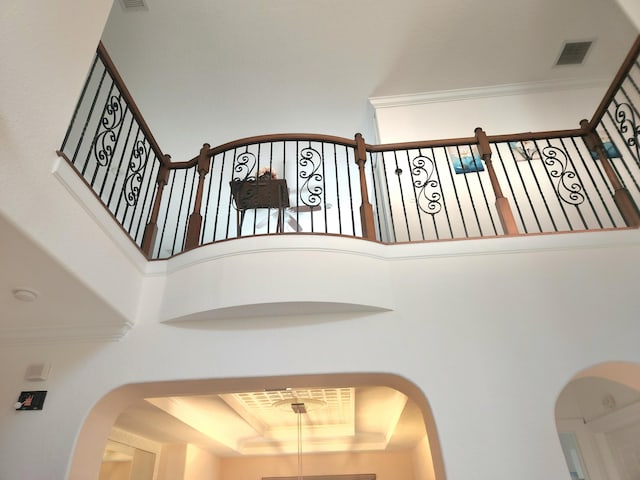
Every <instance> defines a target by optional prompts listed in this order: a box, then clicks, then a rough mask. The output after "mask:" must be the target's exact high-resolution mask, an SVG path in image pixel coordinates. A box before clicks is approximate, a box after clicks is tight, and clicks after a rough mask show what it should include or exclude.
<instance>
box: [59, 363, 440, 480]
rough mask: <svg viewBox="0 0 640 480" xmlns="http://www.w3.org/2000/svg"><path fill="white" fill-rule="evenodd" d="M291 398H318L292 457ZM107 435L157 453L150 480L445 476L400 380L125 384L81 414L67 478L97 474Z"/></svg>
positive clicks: (433, 435)
mask: <svg viewBox="0 0 640 480" xmlns="http://www.w3.org/2000/svg"><path fill="white" fill-rule="evenodd" d="M298 397H300V398H302V402H303V403H305V404H306V405H308V406H311V407H313V406H314V405H312V404H314V403H316V401H317V403H318V404H323V405H322V408H320V409H318V410H317V412H311V411H310V412H305V414H306V415H305V416H304V420H303V421H301V422H302V423H303V425H302V427H303V430H304V434H302V435H301V436H299V437H298V440H299V439H300V438H301V439H302V440H301V443H302V451H303V454H302V456H299V455H297V454H296V451H294V450H292V446H293V445H294V444H295V443H296V442H295V441H296V438H295V435H292V432H295V429H293V426H295V419H296V415H295V413H293V412H291V411H289V412H287V410H288V408H287V407H290V404H289V403H290V402H289V401H288V400H287V399H298ZM276 407H280V408H279V409H280V410H281V411H280V412H278V411H277V410H278V409H277V408H276ZM282 407H284V408H282ZM309 410H311V408H309ZM298 418H300V416H299V417H298ZM164 422H167V423H166V424H164ZM177 426H178V427H177ZM114 432H115V436H116V437H118V438H115V440H116V441H119V442H122V437H123V436H124V437H125V439H126V438H129V440H132V441H130V442H129V443H135V442H134V441H135V440H136V439H143V440H144V441H146V442H147V444H148V445H154V444H155V445H160V446H161V447H160V448H156V449H155V450H156V451H155V452H153V453H155V454H156V455H159V457H160V458H156V459H155V468H154V472H155V473H154V474H153V476H152V477H151V478H152V479H158V480H162V478H164V477H163V469H167V468H171V469H173V471H174V476H175V471H180V470H181V469H182V470H181V472H182V473H179V474H178V477H180V475H182V478H185V479H187V478H197V475H202V474H203V472H202V471H198V472H196V471H195V470H194V469H203V468H204V469H213V470H215V472H205V473H207V474H208V475H209V476H210V477H211V478H217V479H219V480H224V479H225V478H234V480H237V479H240V480H242V478H244V477H243V475H244V474H245V473H246V476H247V478H259V477H261V476H264V477H274V476H283V477H284V476H294V475H296V472H297V471H296V460H300V458H302V459H303V461H302V465H303V467H304V475H336V474H343V473H349V474H355V473H358V474H370V473H378V477H377V478H378V479H380V480H384V479H385V478H394V479H401V478H406V479H407V480H436V479H437V480H440V479H444V471H443V464H442V458H441V454H440V448H439V442H438V438H437V432H436V429H435V423H434V421H433V417H432V414H431V410H430V408H429V405H428V402H427V400H426V398H425V396H424V394H423V393H422V392H421V391H420V389H418V388H417V387H416V386H415V385H414V384H412V383H411V382H409V381H407V380H406V379H403V378H401V377H398V376H395V375H389V374H340V375H328V374H327V375H304V376H289V377H261V378H247V379H205V380H194V381H176V382H156V383H147V384H136V385H125V386H123V387H120V388H118V389H116V390H114V391H112V392H111V393H109V394H107V395H106V396H105V397H103V398H102V399H101V400H100V402H98V404H97V405H96V406H95V407H94V408H93V410H92V411H91V413H90V414H89V416H88V418H87V420H86V422H85V424H84V425H83V428H82V430H81V433H80V435H79V438H78V442H77V446H76V450H75V454H74V458H73V461H72V466H71V472H70V478H71V479H80V478H82V479H86V478H96V477H97V475H98V471H99V469H100V465H101V462H102V456H103V452H104V450H105V445H106V442H107V441H108V440H109V439H110V437H111V441H113V440H114V438H113V437H114ZM188 432H192V433H193V437H192V439H190V438H191V437H189V436H188V435H189V433H188ZM149 442H150V443H149ZM125 443H126V441H125ZM129 446H131V447H134V448H135V447H136V445H129ZM140 449H141V450H142V451H143V452H144V451H149V450H154V449H153V448H146V449H145V448H144V447H141V448H140ZM113 450H114V448H113V444H112V448H111V451H113ZM115 450H118V449H117V448H115ZM194 459H196V460H194ZM147 461H148V458H147ZM147 464H148V463H147ZM194 465H197V467H194ZM372 469H375V470H377V472H375V471H371V470H372ZM365 470H368V471H365ZM105 478H108V477H105ZM125 478H126V477H125Z"/></svg>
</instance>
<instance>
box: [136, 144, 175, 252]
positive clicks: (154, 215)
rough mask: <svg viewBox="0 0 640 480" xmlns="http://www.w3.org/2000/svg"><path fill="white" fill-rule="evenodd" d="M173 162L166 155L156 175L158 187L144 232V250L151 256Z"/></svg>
mask: <svg viewBox="0 0 640 480" xmlns="http://www.w3.org/2000/svg"><path fill="white" fill-rule="evenodd" d="M170 163H171V156H169V155H165V156H164V157H163V161H162V163H161V164H160V169H159V170H158V176H157V177H156V184H157V185H158V189H157V190H156V197H155V199H154V201H153V210H151V217H150V218H149V223H147V225H146V227H145V228H144V234H143V236H142V251H143V252H144V254H145V255H146V256H147V258H151V254H152V250H153V245H154V243H155V242H156V234H157V233H158V215H159V214H160V203H161V202H162V192H163V191H164V187H165V185H166V184H167V182H168V181H169V167H168V165H169V164H170Z"/></svg>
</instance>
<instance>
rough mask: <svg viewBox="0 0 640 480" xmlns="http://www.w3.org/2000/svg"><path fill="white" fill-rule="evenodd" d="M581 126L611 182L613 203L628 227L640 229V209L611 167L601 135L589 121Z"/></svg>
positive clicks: (583, 121) (581, 123) (591, 149)
mask: <svg viewBox="0 0 640 480" xmlns="http://www.w3.org/2000/svg"><path fill="white" fill-rule="evenodd" d="M580 126H581V127H582V129H583V130H584V131H585V134H584V135H583V138H584V143H585V144H586V145H587V148H588V149H589V150H590V151H592V152H595V153H596V154H597V155H598V159H599V160H600V163H601V164H602V169H603V170H604V173H605V175H606V176H607V178H608V179H609V181H610V182H611V186H612V187H613V192H614V193H613V201H614V202H615V204H616V206H617V207H618V210H620V214H621V215H622V218H623V219H624V222H625V223H626V224H627V226H628V227H635V228H638V227H640V212H638V207H637V205H636V204H635V202H634V201H633V198H631V195H630V194H629V190H627V188H626V187H625V186H623V185H622V182H621V181H620V179H619V178H618V175H617V174H616V171H615V170H614V169H613V167H612V166H611V162H610V161H609V157H608V156H607V154H606V152H605V150H604V145H603V144H602V139H601V138H600V135H598V134H597V133H596V132H595V129H592V128H591V125H590V124H589V121H588V120H582V121H581V122H580Z"/></svg>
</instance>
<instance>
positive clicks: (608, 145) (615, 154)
mask: <svg viewBox="0 0 640 480" xmlns="http://www.w3.org/2000/svg"><path fill="white" fill-rule="evenodd" d="M602 145H603V146H604V151H605V153H606V154H607V157H609V158H620V152H619V151H618V149H617V148H616V146H615V145H614V144H613V142H602ZM589 153H591V158H593V159H594V160H598V154H597V153H596V152H589Z"/></svg>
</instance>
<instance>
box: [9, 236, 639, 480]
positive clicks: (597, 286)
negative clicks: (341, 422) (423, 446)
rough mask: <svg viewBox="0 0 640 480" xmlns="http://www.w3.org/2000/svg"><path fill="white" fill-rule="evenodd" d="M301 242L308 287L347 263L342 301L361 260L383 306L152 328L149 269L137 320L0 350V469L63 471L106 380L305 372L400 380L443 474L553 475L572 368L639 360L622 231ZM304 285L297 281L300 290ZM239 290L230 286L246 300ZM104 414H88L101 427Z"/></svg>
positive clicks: (634, 247) (628, 247)
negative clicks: (435, 445)
mask: <svg viewBox="0 0 640 480" xmlns="http://www.w3.org/2000/svg"><path fill="white" fill-rule="evenodd" d="M291 241H292V239H291V238H289V237H284V238H277V239H270V238H263V239H254V240H253V241H248V242H244V241H242V240H238V241H237V242H235V244H236V251H235V253H234V252H230V253H229V255H228V256H227V257H225V258H224V262H226V265H225V267H224V268H221V269H219V270H218V273H217V274H216V275H215V276H212V275H211V274H207V275H205V276H198V274H197V270H194V281H201V282H206V283H208V284H209V285H210V286H211V291H215V290H216V286H217V285H218V284H219V283H231V284H236V285H242V282H243V278H244V273H243V272H244V270H243V269H241V268H240V267H241V266H243V265H244V266H245V267H247V266H251V267H252V268H255V267H256V265H257V264H256V262H255V261H253V260H250V261H248V260H247V259H248V258H249V259H253V258H254V257H252V256H247V255H246V253H247V251H246V250H245V251H243V248H247V249H248V250H253V251H254V252H256V254H257V252H260V256H261V257H262V258H263V259H264V260H265V261H266V262H267V263H269V262H273V261H275V259H277V258H279V257H281V256H282V254H283V252H286V251H288V250H290V249H291V248H293V244H292V243H291ZM308 241H309V242H310V243H308V244H307V245H306V246H305V247H304V249H305V251H307V253H308V255H307V257H306V258H305V259H303V260H304V261H301V263H300V264H299V265H298V268H299V269H302V270H306V271H317V272H323V273H322V277H323V278H322V279H319V280H318V282H319V283H318V284H320V283H322V284H327V283H328V278H335V275H339V274H340V272H352V273H351V276H352V280H351V281H350V282H349V287H348V288H349V289H351V290H353V292H354V296H356V297H358V296H361V294H362V291H366V290H369V289H371V288H375V285H376V284H377V279H371V278H370V277H364V276H363V277H360V276H358V275H357V274H356V273H355V272H356V271H357V268H358V267H361V266H362V265H361V263H362V262H364V261H365V260H366V262H368V263H370V264H371V265H375V266H377V268H378V269H379V271H380V273H379V275H382V272H383V271H384V272H386V273H385V275H386V276H387V278H389V279H391V282H390V287H389V288H390V289H391V291H390V292H389V295H390V297H391V298H392V299H393V305H392V307H393V308H392V311H390V312H386V313H378V314H359V315H356V314H354V315H346V314H345V315H342V316H326V315H325V316H323V315H317V316H313V317H310V318H309V317H304V316H300V315H293V316H289V317H287V322H286V323H280V326H278V327H275V326H273V325H274V320H273V319H262V320H261V319H255V318H253V319H242V318H239V319H235V320H234V322H235V324H234V323H232V322H226V323H225V322H222V321H220V324H217V323H216V322H215V321H214V322H211V323H210V324H209V325H208V326H207V327H208V328H205V329H201V330H194V329H188V328H178V327H171V326H168V325H164V324H161V323H159V320H160V318H161V316H160V311H159V310H160V307H159V305H158V302H157V299H158V295H159V294H160V293H161V292H162V291H163V289H164V287H165V285H164V282H162V281H159V280H158V279H153V278H150V279H149V280H148V282H147V284H146V287H145V291H146V295H145V296H144V297H143V298H142V302H143V303H142V306H141V307H142V308H141V315H140V318H139V323H138V325H137V326H136V328H134V329H133V330H132V331H131V332H130V333H129V334H128V335H127V337H125V338H124V339H123V340H121V341H119V342H117V343H109V344H96V345H90V344H86V345H80V344H79V345H64V346H57V345H42V346H30V345H21V346H14V347H7V348H3V349H2V350H1V351H0V378H2V379H3V382H2V384H0V399H1V400H2V402H3V404H4V405H6V407H5V410H4V413H2V416H1V417H0V425H1V427H2V428H1V429H0V432H1V433H0V478H29V479H34V480H37V479H49V478H52V477H53V478H64V476H65V471H66V470H67V467H68V462H69V461H70V458H71V456H72V453H73V449H74V442H75V439H76V436H77V435H78V432H79V430H80V427H81V425H82V423H83V422H84V420H85V418H86V415H87V414H88V412H89V410H90V409H92V408H93V407H94V405H95V404H96V402H97V401H98V400H99V399H100V398H101V397H103V396H104V395H106V394H108V393H109V392H110V391H112V390H113V389H114V388H116V387H118V386H121V385H125V384H129V383H138V382H156V381H166V380H180V379H207V378H211V379H228V378H243V377H261V376H279V375H293V376H297V375H304V374H312V373H317V372H329V373H332V372H336V373H340V372H344V373H347V372H389V373H394V374H398V375H400V376H402V377H405V378H407V379H409V380H410V381H411V382H414V383H415V384H416V385H417V386H418V387H419V388H420V389H421V390H422V391H423V392H424V393H425V394H426V396H427V398H428V400H429V403H430V406H431V408H432V411H433V415H434V418H435V422H436V426H437V429H438V435H439V439H440V444H441V448H442V453H443V457H444V466H445V469H446V473H447V478H449V479H464V478H470V477H473V478H478V479H484V478H486V479H489V478H491V479H503V478H504V479H506V478H511V476H512V475H513V472H514V471H516V470H518V471H520V476H521V477H522V478H523V479H526V480H528V479H532V480H533V479H537V478H563V476H564V475H566V466H565V464H564V459H563V457H562V452H561V451H560V447H559V443H558V437H557V433H556V427H555V423H554V406H555V402H556V398H557V395H558V393H559V392H560V391H561V389H562V388H563V387H564V385H565V384H566V382H567V381H568V379H570V378H571V377H572V376H573V375H574V374H575V373H576V372H577V371H579V370H581V369H582V368H584V367H585V366H589V365H593V364H596V363H599V362H602V361H606V360H610V359H621V360H628V361H634V362H640V354H639V353H638V349H637V344H638V340H639V338H638V335H636V333H635V332H637V328H636V323H637V311H638V309H639V307H640V299H639V298H638V296H637V295H636V293H635V286H636V285H637V284H638V281H639V280H640V273H639V272H640V270H639V269H638V260H637V259H638V258H640V235H639V234H638V232H637V231H621V232H598V233H590V234H568V235H552V236H538V237H534V238H504V239H494V240H490V239H487V240H481V241H460V242H445V243H438V244H416V245H396V246H390V247H388V246H383V245H378V244H372V243H369V242H364V241H359V240H354V239H341V238H333V239H325V238H318V237H309V240H308ZM314 242H315V244H314ZM333 249H335V251H332V250H333ZM205 250H206V249H205ZM348 252H350V253H349V254H348ZM196 253H197V251H194V252H192V253H191V254H187V255H186V256H183V258H188V257H189V255H194V257H193V258H196V257H197V255H196ZM239 253H242V254H240V255H239ZM203 255H205V256H206V252H205V253H204V254H203ZM220 262H221V260H216V259H214V260H210V263H211V264H212V265H215V264H216V263H219V264H221V263H220ZM221 265H222V264H221ZM320 266H322V268H320ZM328 267H331V268H328ZM365 272H367V275H369V273H368V272H369V270H365ZM287 274H288V275H289V276H288V277H286V279H285V280H284V281H285V282H287V281H290V280H288V279H289V278H292V279H293V280H291V281H295V278H297V276H296V270H295V269H294V270H290V271H288V272H287ZM315 285H316V284H314V283H312V284H309V285H308V287H309V288H308V293H309V295H310V296H311V295H312V294H313V292H314V291H315V289H314V287H315ZM284 287H286V283H285V284H283V288H284ZM345 288H347V287H345ZM253 293H254V292H253V291H252V290H247V291H245V292H244V295H245V299H244V301H245V302H246V303H252V302H253ZM292 300H295V298H292ZM237 301H240V294H238V298H237ZM194 305H196V303H194ZM201 305H202V304H200V306H201ZM207 308H208V307H207ZM263 320H264V322H263ZM234 325H235V327H234ZM36 359H40V360H42V359H44V360H47V361H49V362H50V363H51V364H52V369H51V374H50V377H49V379H48V380H47V382H45V383H44V384H42V385H38V387H42V388H43V389H47V390H49V395H48V397H47V402H46V403H45V409H44V411H42V412H15V411H13V410H12V409H11V405H12V404H13V402H14V401H15V398H16V397H17V393H18V392H19V390H21V389H25V388H27V387H31V388H33V385H32V384H29V383H28V382H25V381H24V380H22V377H23V375H24V371H25V369H26V367H27V365H29V364H30V363H32V362H33V361H34V360H36ZM256 359H259V361H256ZM207 383H208V384H209V385H211V386H210V387H209V388H214V387H213V385H214V382H207ZM158 388H160V387H158ZM129 401H131V400H130V399H129V400H127V402H129ZM69 405H73V408H69ZM125 406H126V403H123V404H122V405H121V407H120V408H124V407H125ZM522 412H527V415H523V414H522ZM115 415H116V413H114V414H113V416H112V417H109V416H105V417H104V425H103V426H102V427H101V428H102V429H103V430H104V433H103V434H104V436H105V438H106V436H108V434H109V431H110V427H111V424H112V422H113V420H114V419H115ZM98 430H100V428H98ZM51 432H55V441H52V436H51ZM16 439H18V440H16ZM23 439H24V440H23ZM26 439H29V440H26ZM103 441H104V440H103ZM27 446H28V447H29V448H28V449H27V448H26V447H27ZM34 452H38V453H37V455H35V454H34ZM100 454H101V452H98V454H97V459H95V465H93V466H92V464H91V458H89V457H90V456H84V455H83V459H82V460H83V462H84V465H83V466H82V468H84V470H82V469H81V470H79V471H80V473H79V474H77V475H76V476H74V477H72V478H78V479H86V478H91V475H92V474H91V472H92V468H96V470H95V471H96V472H97V468H98V467H99V460H100ZM541 458H544V459H545V461H544V462H541V461H540V459H541Z"/></svg>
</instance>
